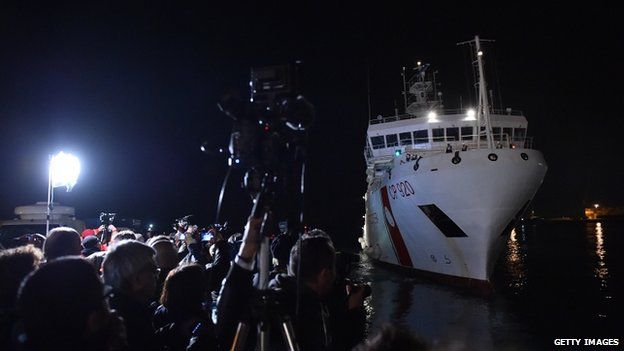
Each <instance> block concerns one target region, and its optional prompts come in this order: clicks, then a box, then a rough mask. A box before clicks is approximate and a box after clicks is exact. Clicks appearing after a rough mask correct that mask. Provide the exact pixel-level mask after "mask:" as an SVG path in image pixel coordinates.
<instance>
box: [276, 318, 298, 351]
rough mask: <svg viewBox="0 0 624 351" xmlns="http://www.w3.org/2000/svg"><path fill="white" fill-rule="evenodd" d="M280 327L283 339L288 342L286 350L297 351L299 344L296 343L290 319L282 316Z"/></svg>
mask: <svg viewBox="0 0 624 351" xmlns="http://www.w3.org/2000/svg"><path fill="white" fill-rule="evenodd" d="M280 327H281V329H282V337H283V338H284V341H285V342H286V343H287V344H288V350H289V351H299V346H298V345H297V341H296V340H295V330H294V329H293V326H292V323H291V322H290V319H289V318H284V319H283V320H282V323H281V325H280Z"/></svg>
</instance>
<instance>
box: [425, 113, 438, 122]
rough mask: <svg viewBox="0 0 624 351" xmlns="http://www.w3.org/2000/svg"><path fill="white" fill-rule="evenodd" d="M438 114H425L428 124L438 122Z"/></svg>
mask: <svg viewBox="0 0 624 351" xmlns="http://www.w3.org/2000/svg"><path fill="white" fill-rule="evenodd" d="M437 117H438V114H437V113H435V112H434V111H431V112H429V113H428V114H427V118H428V119H429V123H431V122H438V120H437Z"/></svg>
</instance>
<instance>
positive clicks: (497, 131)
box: [492, 127, 501, 141]
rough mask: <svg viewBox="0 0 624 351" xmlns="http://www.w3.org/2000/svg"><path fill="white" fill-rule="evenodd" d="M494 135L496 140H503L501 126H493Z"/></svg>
mask: <svg viewBox="0 0 624 351" xmlns="http://www.w3.org/2000/svg"><path fill="white" fill-rule="evenodd" d="M492 137H493V138H494V140H495V141H500V140H501V129H500V127H492Z"/></svg>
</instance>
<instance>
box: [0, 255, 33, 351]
mask: <svg viewBox="0 0 624 351" xmlns="http://www.w3.org/2000/svg"><path fill="white" fill-rule="evenodd" d="M41 261H43V253H42V252H41V250H39V249H37V248H35V247H34V246H32V245H28V246H20V247H16V248H13V249H9V250H5V251H0V345H5V346H6V347H7V348H8V347H9V345H10V343H11V335H12V333H13V327H14V325H15V322H16V321H17V311H16V308H15V303H16V300H17V290H18V289H19V286H20V284H21V283H22V280H23V279H24V277H26V276H27V275H28V273H30V272H32V271H34V270H35V269H37V267H39V264H40V263H41Z"/></svg>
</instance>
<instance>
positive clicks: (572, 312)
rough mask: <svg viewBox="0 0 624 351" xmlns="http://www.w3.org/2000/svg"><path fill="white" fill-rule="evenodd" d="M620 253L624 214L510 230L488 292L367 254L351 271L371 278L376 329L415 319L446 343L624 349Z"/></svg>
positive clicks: (418, 327)
mask: <svg viewBox="0 0 624 351" xmlns="http://www.w3.org/2000/svg"><path fill="white" fill-rule="evenodd" d="M622 255H624V222H621V221H620V222H616V221H607V222H605V221H603V222H596V223H590V222H587V223H586V222H541V223H534V224H525V225H521V226H518V227H517V228H516V229H515V230H514V232H512V234H511V235H510V237H509V240H508V242H507V248H506V251H505V253H504V254H503V256H502V257H501V259H500V260H499V262H498V264H497V267H496V271H495V273H494V276H493V281H494V286H495V292H494V294H493V295H492V296H490V297H483V296H476V295H474V294H471V293H468V292H463V291H460V290H458V289H454V288H451V287H445V286H441V285H437V284H434V283H431V282H428V281H425V280H422V279H421V278H418V277H414V276H409V275H406V274H405V273H401V272H398V271H395V270H392V269H389V268H387V267H385V266H383V267H382V266H379V265H375V264H372V263H371V262H370V261H369V260H367V259H366V258H365V257H361V259H360V262H359V263H358V264H357V267H356V268H355V269H354V271H353V272H352V274H353V276H354V277H357V279H362V280H366V281H369V282H371V285H372V290H373V295H372V297H371V298H370V299H369V301H368V302H367V306H366V307H367V309H368V316H369V317H368V318H369V324H368V332H369V335H370V334H374V333H375V332H376V331H377V330H379V328H380V327H381V325H383V324H385V323H391V324H400V325H405V326H408V327H409V328H410V329H412V330H413V331H415V332H417V333H419V334H420V335H421V336H422V337H423V338H424V339H425V340H427V341H428V342H429V343H430V344H431V345H433V346H434V347H436V348H440V349H451V350H456V349H457V350H464V349H468V350H556V349H567V350H569V349H575V348H570V347H562V346H555V345H554V339H557V338H619V339H620V341H619V342H620V348H621V349H624V339H623V338H624V332H623V331H624V318H623V313H624V312H621V311H623V309H622V308H623V307H624V304H623V303H622V300H623V299H624V295H623V292H624V291H623V286H624V276H623V275H624V260H623V259H622ZM596 347H598V346H596ZM598 348H599V349H600V350H612V349H617V348H614V347H598ZM578 349H587V348H583V347H581V348H578Z"/></svg>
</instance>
